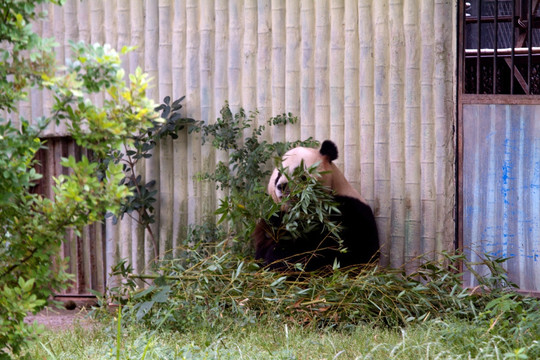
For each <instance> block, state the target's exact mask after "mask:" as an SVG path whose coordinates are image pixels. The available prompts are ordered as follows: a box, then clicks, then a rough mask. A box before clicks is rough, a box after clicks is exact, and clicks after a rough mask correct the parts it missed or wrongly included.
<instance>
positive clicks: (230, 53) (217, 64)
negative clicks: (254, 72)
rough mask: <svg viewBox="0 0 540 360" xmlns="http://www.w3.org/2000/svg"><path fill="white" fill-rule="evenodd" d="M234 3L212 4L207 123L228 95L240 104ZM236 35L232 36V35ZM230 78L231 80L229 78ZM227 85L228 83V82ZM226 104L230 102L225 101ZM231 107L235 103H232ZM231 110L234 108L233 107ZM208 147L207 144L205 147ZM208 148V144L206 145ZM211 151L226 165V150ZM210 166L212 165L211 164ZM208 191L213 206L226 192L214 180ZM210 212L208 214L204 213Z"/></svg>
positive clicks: (212, 120)
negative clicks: (211, 90)
mask: <svg viewBox="0 0 540 360" xmlns="http://www.w3.org/2000/svg"><path fill="white" fill-rule="evenodd" d="M229 5H230V6H232V7H233V9H232V14H231V15H232V16H234V19H229ZM235 5H236V4H230V3H229V2H228V1H226V0H217V1H216V5H215V7H216V8H215V14H216V15H215V18H216V20H215V23H216V25H215V42H214V43H215V45H214V47H215V50H214V53H215V61H214V74H215V76H214V93H215V95H214V101H213V103H212V105H213V106H212V115H211V118H209V119H208V122H209V123H211V124H212V123H215V122H216V120H217V118H218V117H220V111H221V108H222V107H223V105H224V104H225V101H227V100H228V99H229V96H232V97H234V98H235V100H234V101H235V103H236V108H238V107H239V106H240V102H241V96H242V93H241V86H240V85H241V82H240V81H241V79H240V78H239V74H240V69H241V64H240V63H239V62H240V54H241V48H240V47H241V44H242V42H241V41H242V40H241V35H240V34H241V31H239V29H240V26H241V23H240V19H239V18H238V8H237V7H235ZM230 31H235V34H234V35H231V36H230V35H229V32H230ZM235 36H236V38H235ZM231 61H236V63H235V64H230V62H231ZM231 78H232V79H231ZM229 84H230V85H229ZM230 87H233V88H236V90H237V91H238V93H236V94H235V93H234V91H232V92H229V90H230ZM229 104H230V103H229ZM232 108H233V109H234V108H235V106H232ZM233 111H234V110H233ZM207 147H208V146H207ZM208 148H209V147H208ZM210 150H212V152H214V153H215V162H216V164H217V163H218V162H222V163H224V164H228V161H227V160H228V153H227V152H226V151H223V150H214V149H210ZM212 165H213V164H212ZM211 170H212V171H214V170H215V166H212V167H211ZM207 186H208V191H209V192H211V193H214V194H215V197H214V198H215V203H214V204H213V206H214V209H216V208H217V207H218V206H219V201H220V199H223V198H224V197H225V195H226V194H227V192H226V191H223V190H221V189H218V190H216V188H215V183H213V182H207ZM208 215H210V214H208Z"/></svg>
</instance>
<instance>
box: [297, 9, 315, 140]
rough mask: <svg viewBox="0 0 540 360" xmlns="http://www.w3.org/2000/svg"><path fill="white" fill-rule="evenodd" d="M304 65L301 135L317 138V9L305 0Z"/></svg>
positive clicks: (302, 20)
mask: <svg viewBox="0 0 540 360" xmlns="http://www.w3.org/2000/svg"><path fill="white" fill-rule="evenodd" d="M300 17H301V26H302V31H301V37H302V54H301V55H302V57H301V59H302V63H301V68H300V119H301V123H300V134H301V138H302V139H307V138H308V137H315V70H314V68H315V8H314V6H313V1H312V0H303V1H302V8H301V14H300Z"/></svg>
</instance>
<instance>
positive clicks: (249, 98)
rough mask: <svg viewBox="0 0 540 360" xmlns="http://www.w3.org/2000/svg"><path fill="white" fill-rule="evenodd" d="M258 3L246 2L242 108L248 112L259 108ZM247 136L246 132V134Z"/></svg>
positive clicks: (251, 0) (253, 1)
mask: <svg viewBox="0 0 540 360" xmlns="http://www.w3.org/2000/svg"><path fill="white" fill-rule="evenodd" d="M257 33H258V24H257V1H256V0H245V2H244V41H243V47H244V49H243V59H242V62H243V67H242V106H243V107H244V108H245V109H246V110H247V111H250V110H251V111H254V110H256V108H257V46H258V43H257V42H258V37H257ZM244 135H246V132H244Z"/></svg>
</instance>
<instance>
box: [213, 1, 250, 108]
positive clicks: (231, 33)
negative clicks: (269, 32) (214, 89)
mask: <svg viewBox="0 0 540 360" xmlns="http://www.w3.org/2000/svg"><path fill="white" fill-rule="evenodd" d="M225 3H226V4H228V5H229V7H228V12H227V14H228V26H229V28H228V45H229V46H228V49H227V57H228V69H227V91H228V95H227V98H228V99H229V104H230V106H231V109H232V110H233V111H238V109H239V108H240V107H241V106H245V104H243V103H242V96H243V93H242V80H243V79H242V70H243V69H242V51H243V49H242V46H243V45H242V44H243V42H244V36H245V34H244V31H243V30H244V23H245V21H246V20H245V14H244V11H243V10H244V9H243V6H242V5H243V2H241V1H229V2H228V1H225ZM216 35H217V33H216ZM223 103H224V99H220V98H219V97H217V96H216V107H215V109H216V112H215V114H216V116H217V114H219V110H220V109H221V107H222V106H223Z"/></svg>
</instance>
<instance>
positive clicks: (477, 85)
mask: <svg viewBox="0 0 540 360" xmlns="http://www.w3.org/2000/svg"><path fill="white" fill-rule="evenodd" d="M477 11H478V13H477V15H476V16H477V18H478V43H477V49H478V52H477V53H476V93H477V94H480V80H481V78H482V76H481V70H482V67H481V66H480V57H481V56H480V53H481V50H482V47H481V43H482V41H481V39H482V0H478V6H477Z"/></svg>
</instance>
